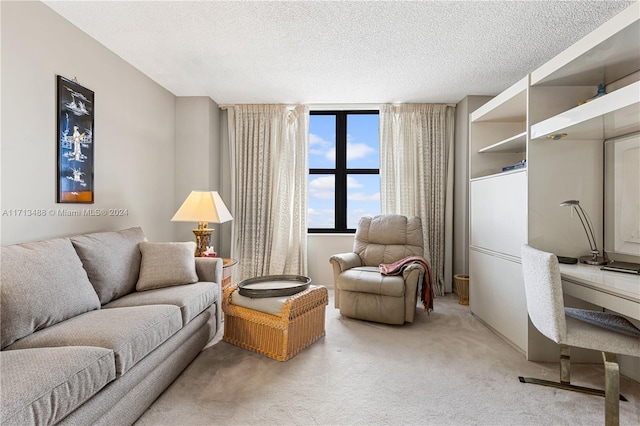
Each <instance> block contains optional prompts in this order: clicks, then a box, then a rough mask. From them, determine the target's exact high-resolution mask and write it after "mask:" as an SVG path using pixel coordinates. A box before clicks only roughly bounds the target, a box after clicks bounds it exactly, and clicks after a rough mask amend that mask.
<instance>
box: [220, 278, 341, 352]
mask: <svg viewBox="0 0 640 426" xmlns="http://www.w3.org/2000/svg"><path fill="white" fill-rule="evenodd" d="M237 288H238V285H237V284H234V285H231V286H229V287H227V288H225V289H224V293H223V298H222V311H223V312H224V334H223V337H222V340H224V341H225V342H228V343H231V344H234V345H237V346H240V347H242V348H245V349H249V350H251V351H254V352H258V353H261V354H263V355H266V356H268V357H269V358H273V359H275V360H278V361H286V360H288V359H290V358H291V357H293V356H294V355H296V354H298V353H299V352H300V351H301V350H303V349H304V348H306V347H307V346H309V345H310V344H312V343H313V342H315V341H316V340H318V339H319V338H320V337H322V336H324V335H325V307H326V305H327V304H328V303H329V293H328V291H327V288H326V287H323V286H310V287H309V288H308V289H306V290H304V291H301V292H300V293H297V294H294V295H292V296H289V297H288V298H287V299H286V301H285V302H284V305H283V307H282V310H281V311H280V313H279V315H271V314H267V313H264V312H260V311H256V310H253V309H249V308H245V307H242V306H238V305H234V304H233V303H232V301H231V295H232V293H233V292H234V291H235V290H236V289H237Z"/></svg>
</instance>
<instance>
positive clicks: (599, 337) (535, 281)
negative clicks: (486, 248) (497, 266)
mask: <svg viewBox="0 0 640 426" xmlns="http://www.w3.org/2000/svg"><path fill="white" fill-rule="evenodd" d="M522 271H523V274H524V288H525V294H526V298H527V311H528V312H529V317H530V318H531V322H532V323H533V325H535V327H536V328H537V329H538V330H539V331H540V332H541V333H542V334H544V335H545V336H546V337H548V338H549V339H551V340H553V341H554V342H556V343H558V344H559V345H560V383H557V382H551V381H548V380H540V379H532V378H525V377H520V381H521V382H522V383H534V384H540V385H545V386H552V387H556V388H561V389H567V390H573V391H578V392H585V393H590V394H594V395H601V396H604V397H605V424H606V425H617V424H619V423H620V405H619V404H620V402H619V399H623V400H624V401H626V399H624V397H622V396H619V394H620V377H619V368H618V360H617V355H616V354H624V355H632V356H637V357H640V329H638V328H637V327H635V326H634V325H633V324H632V323H631V322H630V321H628V320H627V319H626V318H624V317H621V316H619V315H615V314H612V313H608V312H599V311H587V310H583V309H573V308H565V307H564V298H563V295H562V282H561V279H560V270H559V268H558V259H557V257H556V256H555V255H554V254H552V253H547V252H544V251H540V250H537V249H535V248H533V247H530V246H528V245H526V244H525V245H524V246H522ZM570 346H574V347H579V348H587V349H594V350H597V351H601V352H602V357H603V359H604V368H605V390H604V391H601V390H597V389H590V388H584V387H581V386H575V385H571V384H570V372H569V370H570V358H569V355H570V352H569V347H570Z"/></svg>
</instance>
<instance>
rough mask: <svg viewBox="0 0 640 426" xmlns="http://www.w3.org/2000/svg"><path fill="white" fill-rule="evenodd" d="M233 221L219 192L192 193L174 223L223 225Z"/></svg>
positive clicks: (181, 207)
mask: <svg viewBox="0 0 640 426" xmlns="http://www.w3.org/2000/svg"><path fill="white" fill-rule="evenodd" d="M230 220H233V217H232V216H231V213H229V210H228V209H227V206H226V205H225V204H224V201H222V198H221V197H220V194H218V192H217V191H191V194H189V196H188V197H187V199H186V200H184V203H182V205H181V206H180V208H179V209H178V211H177V212H176V214H174V215H173V217H172V218H171V221H172V222H210V223H223V222H228V221H230Z"/></svg>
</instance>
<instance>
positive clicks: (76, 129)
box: [56, 75, 95, 204]
mask: <svg viewBox="0 0 640 426" xmlns="http://www.w3.org/2000/svg"><path fill="white" fill-rule="evenodd" d="M94 106H95V105H94V93H93V91H91V90H89V89H87V88H86V87H83V86H81V85H79V84H78V83H77V82H75V81H72V80H69V79H67V78H64V77H62V76H60V75H58V76H57V113H58V115H57V133H56V135H57V136H56V146H57V167H56V202H57V203H82V204H92V203H94V182H93V177H94V176H93V170H94V167H93V166H94V155H93V154H94V153H93V151H94V132H93V128H94Z"/></svg>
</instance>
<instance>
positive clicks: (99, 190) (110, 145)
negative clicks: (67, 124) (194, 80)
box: [0, 1, 176, 245]
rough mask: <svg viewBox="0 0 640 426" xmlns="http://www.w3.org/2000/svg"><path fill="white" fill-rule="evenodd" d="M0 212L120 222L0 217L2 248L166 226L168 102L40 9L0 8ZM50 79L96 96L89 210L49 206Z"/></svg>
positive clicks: (171, 117) (170, 182)
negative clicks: (107, 212)
mask: <svg viewBox="0 0 640 426" xmlns="http://www.w3.org/2000/svg"><path fill="white" fill-rule="evenodd" d="M0 7H1V9H0V10H1V22H2V28H1V35H2V38H1V43H2V45H1V46H2V49H1V55H2V56H1V59H2V62H1V66H2V78H1V85H2V87H1V89H2V90H1V92H2V95H1V99H2V122H1V123H2V130H1V135H2V138H1V147H0V153H1V157H0V162H1V165H2V169H1V171H0V175H1V181H0V187H1V189H2V191H1V193H0V210H2V212H3V213H7V212H8V211H10V210H14V209H44V210H46V211H48V210H50V209H72V210H75V209H81V208H86V207H92V208H100V209H114V208H121V209H127V211H128V215H126V216H121V217H99V218H96V217H60V216H55V215H50V214H47V215H46V216H43V217H25V216H8V215H6V214H5V215H3V216H2V217H1V227H0V233H1V243H2V245H7V244H13V243H19V242H27V241H35V240H40V239H46V238H50V237H56V236H63V235H71V234H76V233H83V232H93V231H102V230H116V229H123V228H127V227H131V226H142V228H143V230H144V232H145V234H146V235H147V237H148V238H149V240H151V241H154V240H155V241H166V240H172V239H173V238H174V236H175V233H176V228H175V225H173V224H172V223H171V222H170V221H169V220H170V219H171V216H172V215H173V213H174V212H175V208H176V205H175V200H174V196H175V195H174V194H175V192H176V191H175V174H174V171H175V162H174V152H175V149H174V145H175V97H174V96H173V95H172V94H171V93H170V92H168V91H167V90H165V89H163V88H162V87H160V86H159V85H158V84H156V83H155V82H153V81H152V80H151V79H149V78H148V77H146V76H145V75H144V74H142V73H141V72H139V71H138V70H137V69H135V68H134V67H132V66H131V65H129V64H128V63H126V62H125V61H123V60H122V59H121V58H120V57H118V56H117V55H115V54H114V53H112V52H111V51H109V50H108V49H106V48H105V47H104V46H102V45H101V44H99V43H98V42H96V41H95V40H93V39H92V38H90V37H89V36H88V35H86V34H85V33H83V32H81V31H80V30H79V29H77V28H76V27H74V26H73V25H71V24H70V23H69V22H68V21H66V20H65V19H63V18H62V17H60V16H59V15H57V14H56V13H55V12H53V11H52V10H51V9H49V8H48V7H47V6H46V5H44V4H43V3H40V2H4V1H3V2H0ZM56 75H62V76H64V77H67V78H70V79H73V78H74V77H75V78H77V80H78V82H79V83H80V84H81V85H83V86H85V87H87V88H88V89H90V90H92V91H94V92H95V148H94V149H95V151H94V155H95V170H94V179H95V204H92V205H87V204H56V202H55V200H56V195H55V192H56V139H57V137H56V132H57V130H56Z"/></svg>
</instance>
